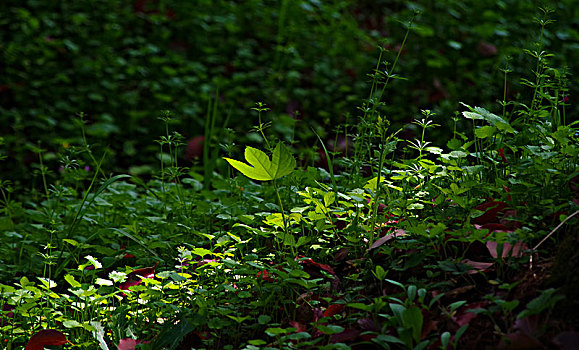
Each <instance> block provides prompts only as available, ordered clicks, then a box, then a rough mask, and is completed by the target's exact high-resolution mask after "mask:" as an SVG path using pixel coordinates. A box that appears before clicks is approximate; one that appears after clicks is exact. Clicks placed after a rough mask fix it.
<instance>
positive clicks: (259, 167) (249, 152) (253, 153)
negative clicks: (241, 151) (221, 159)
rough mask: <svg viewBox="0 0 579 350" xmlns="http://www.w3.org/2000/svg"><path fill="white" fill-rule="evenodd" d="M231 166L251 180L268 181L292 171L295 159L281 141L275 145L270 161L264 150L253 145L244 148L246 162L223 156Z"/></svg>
mask: <svg viewBox="0 0 579 350" xmlns="http://www.w3.org/2000/svg"><path fill="white" fill-rule="evenodd" d="M225 160H226V161H227V162H228V163H229V164H231V166H232V167H234V168H235V169H237V170H239V171H240V172H241V173H242V174H243V175H245V176H247V177H249V178H250V179H253V180H260V181H268V180H276V179H279V178H281V177H284V176H286V175H288V174H290V173H291V172H292V171H294V168H295V167H296V160H295V158H294V157H292V155H291V153H290V151H289V150H288V149H287V147H286V146H284V144H283V143H281V142H280V143H278V144H277V146H276V147H275V149H274V151H273V155H272V159H271V161H270V160H269V157H268V156H267V154H265V153H264V152H262V151H260V150H258V149H255V148H253V147H249V146H248V147H246V148H245V160H246V161H247V163H249V164H246V163H243V162H240V161H238V160H235V159H230V158H225Z"/></svg>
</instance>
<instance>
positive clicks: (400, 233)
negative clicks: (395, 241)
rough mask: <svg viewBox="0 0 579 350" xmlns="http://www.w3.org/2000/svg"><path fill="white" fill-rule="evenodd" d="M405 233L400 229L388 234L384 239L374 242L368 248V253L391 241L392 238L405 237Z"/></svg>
mask: <svg viewBox="0 0 579 350" xmlns="http://www.w3.org/2000/svg"><path fill="white" fill-rule="evenodd" d="M405 235H406V232H405V231H404V230H402V229H398V230H396V231H394V232H393V233H389V234H387V235H386V236H384V237H380V238H378V239H377V240H376V242H374V243H373V244H372V245H371V246H370V248H368V251H370V250H372V249H375V248H378V247H379V246H381V245H383V244H384V243H386V242H388V241H389V240H391V239H392V238H394V237H402V236H405Z"/></svg>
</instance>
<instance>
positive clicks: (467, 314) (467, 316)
mask: <svg viewBox="0 0 579 350" xmlns="http://www.w3.org/2000/svg"><path fill="white" fill-rule="evenodd" d="M488 303H489V302H488V301H481V302H478V303H473V304H469V305H465V306H463V307H462V308H460V309H459V312H457V314H456V315H455V316H452V317H451V318H452V320H453V321H454V322H455V323H456V324H457V325H458V326H459V327H462V326H464V325H465V324H470V321H472V320H474V319H475V318H476V317H477V316H478V315H477V314H476V313H474V312H472V311H468V310H475V309H482V308H483V306H485V305H487V304H488Z"/></svg>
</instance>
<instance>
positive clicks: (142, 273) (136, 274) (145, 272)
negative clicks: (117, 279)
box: [119, 262, 159, 290]
mask: <svg viewBox="0 0 579 350" xmlns="http://www.w3.org/2000/svg"><path fill="white" fill-rule="evenodd" d="M158 264H159V263H158V262H157V263H155V265H154V266H151V267H144V268H141V269H136V270H133V272H131V273H129V274H128V275H127V280H126V281H125V282H123V283H121V284H120V286H119V287H120V288H121V289H122V290H128V289H129V287H131V286H136V285H139V284H141V281H142V279H141V277H144V278H153V277H155V268H156V267H157V265H158Z"/></svg>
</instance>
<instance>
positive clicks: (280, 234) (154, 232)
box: [0, 20, 579, 349]
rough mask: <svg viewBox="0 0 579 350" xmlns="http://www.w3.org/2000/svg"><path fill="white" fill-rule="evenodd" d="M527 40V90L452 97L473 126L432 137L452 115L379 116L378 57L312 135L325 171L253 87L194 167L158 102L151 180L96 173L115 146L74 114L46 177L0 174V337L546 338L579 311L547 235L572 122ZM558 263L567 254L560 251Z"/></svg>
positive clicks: (435, 341)
mask: <svg viewBox="0 0 579 350" xmlns="http://www.w3.org/2000/svg"><path fill="white" fill-rule="evenodd" d="M547 24H548V23H547V22H542V23H541V33H542V32H543V30H544V27H545V25H547ZM407 27H408V28H409V31H410V28H411V27H412V20H411V21H409V23H408V24H407ZM405 41H406V37H405V38H404V41H403V42H402V48H401V49H400V50H399V52H402V49H403V48H404V44H405ZM539 42H541V40H539ZM382 50H383V49H382ZM527 53H528V54H529V55H530V56H531V57H532V58H533V59H534V60H535V62H536V66H535V67H534V68H533V71H532V72H531V74H530V78H529V79H527V80H525V81H524V84H525V85H526V86H528V88H529V90H528V91H529V96H530V98H529V99H528V100H527V101H526V102H520V101H513V100H509V99H508V98H507V94H506V90H505V92H504V95H503V96H501V97H500V100H499V102H498V104H497V112H491V111H489V110H487V109H484V108H481V107H476V106H470V105H468V104H466V103H465V104H463V107H464V108H463V110H462V111H457V112H456V114H455V115H454V116H452V118H453V120H454V122H455V125H456V123H457V122H458V121H459V120H461V119H466V120H468V122H469V123H470V124H471V127H470V128H468V129H458V128H456V127H455V128H454V130H453V133H452V138H451V140H450V141H448V142H447V143H446V144H442V145H440V144H436V141H435V140H433V139H431V138H430V137H429V136H430V132H431V131H432V130H434V129H436V128H438V127H440V126H439V125H438V124H442V123H441V122H440V120H441V119H443V118H447V117H446V116H440V115H437V114H435V113H433V112H432V111H430V110H423V111H421V112H420V113H419V114H418V115H417V116H416V118H415V120H414V121H413V122H412V124H413V125H412V127H413V128H415V129H416V130H417V135H419V136H418V137H416V138H412V139H404V138H402V137H401V136H400V135H401V131H400V130H393V129H392V126H391V125H390V122H389V116H388V115H387V114H385V112H384V111H385V110H386V107H387V92H389V91H390V90H389V89H388V87H389V85H391V84H396V82H397V80H398V79H403V78H402V77H400V76H397V75H396V73H395V71H396V66H397V63H398V59H399V55H398V56H396V59H395V60H394V61H393V62H391V63H388V62H384V61H383V58H382V55H381V56H380V57H379V58H378V63H377V65H376V67H375V69H374V70H373V71H372V73H371V74H370V77H371V79H372V82H371V88H370V94H369V96H368V98H367V99H365V100H364V102H363V103H362V105H361V107H360V109H359V111H358V113H359V119H357V120H356V121H355V122H354V123H352V124H346V125H340V126H337V135H338V136H337V137H336V139H338V137H340V138H342V139H344V140H346V142H345V146H344V147H343V148H342V149H341V151H339V147H332V148H330V147H327V148H326V147H325V145H324V156H325V159H326V161H327V168H325V169H324V168H323V167H310V166H298V167H297V169H296V164H297V162H296V159H295V157H294V155H292V153H291V148H292V147H291V146H292V145H291V144H290V142H289V141H295V140H293V139H290V140H287V139H283V138H282V139H279V138H276V136H275V133H273V132H272V133H269V131H270V130H269V129H268V128H269V127H270V126H272V125H275V123H276V121H275V120H270V121H268V120H267V118H268V114H267V106H266V105H265V104H264V103H261V102H260V103H258V104H256V107H255V108H254V109H253V110H252V111H250V113H251V112H257V117H258V119H259V120H258V124H257V126H256V127H255V128H254V131H255V135H254V136H255V137H254V138H252V139H253V140H255V141H256V144H254V145H251V146H250V145H248V146H247V147H245V150H244V153H243V158H244V159H245V161H246V162H247V163H245V162H243V161H242V160H243V159H242V155H241V154H238V153H237V152H235V148H234V147H233V145H232V143H233V142H232V141H231V143H230V144H222V145H219V144H218V143H219V141H218V140H221V139H223V137H224V135H225V133H226V132H225V131H224V130H219V128H217V127H215V125H214V123H209V122H208V123H207V124H206V125H207V127H206V129H205V139H206V140H207V141H206V142H205V145H204V152H203V163H202V164H203V167H192V168H189V167H185V166H183V165H182V162H181V160H180V154H181V153H182V146H183V142H182V136H181V135H180V134H179V133H178V132H176V131H172V128H171V125H173V124H172V121H173V120H174V119H176V118H177V117H175V116H173V115H172V114H171V113H170V112H163V113H162V115H161V117H160V119H161V120H162V122H163V123H164V125H165V126H166V129H165V134H164V135H162V136H160V138H159V140H157V145H158V147H159V152H158V159H159V162H160V165H161V167H160V169H161V170H160V171H159V172H158V173H157V174H156V175H155V176H153V177H151V178H139V177H137V176H129V175H124V174H120V175H113V174H112V173H109V171H108V170H107V169H103V168H102V164H103V162H104V160H105V159H106V158H107V157H109V156H110V155H108V154H106V153H104V154H95V151H94V150H93V148H92V147H91V146H90V144H89V142H88V140H87V139H86V137H85V125H84V123H83V121H84V119H83V117H84V116H83V115H82V114H81V115H79V123H78V126H79V128H80V130H81V131H82V144H79V145H78V146H75V145H70V146H69V147H68V148H66V149H65V151H64V152H62V154H60V159H59V160H60V164H61V167H59V168H58V169H48V168H47V167H45V166H44V165H43V163H42V159H43V154H44V153H45V151H44V150H43V149H42V145H38V146H37V147H36V148H35V152H36V153H37V154H38V155H39V157H40V160H41V162H40V167H39V169H37V170H38V174H37V176H39V178H40V179H41V180H42V181H41V183H42V185H41V188H40V190H38V191H36V192H33V193H31V194H30V196H29V197H27V198H28V199H27V200H26V201H19V200H17V199H15V197H14V190H13V187H12V186H11V182H10V181H9V180H6V179H5V180H2V181H1V182H0V194H1V200H2V202H1V203H2V216H1V217H0V231H1V232H2V240H3V244H2V246H1V247H0V261H1V264H0V276H1V278H2V281H3V283H2V284H0V305H1V306H2V311H1V313H0V334H1V336H0V340H1V343H0V344H1V345H0V347H1V348H5V349H17V348H20V347H22V346H23V345H24V344H26V343H27V342H28V341H29V339H31V340H30V342H29V343H28V347H27V349H33V348H34V346H35V344H36V346H41V347H42V346H43V345H64V346H65V347H69V348H81V349H96V348H100V349H110V348H116V347H118V348H119V349H135V348H138V349H165V348H167V349H192V348H195V349H203V348H206V349H238V348H243V349H259V348H264V349H266V348H276V349H294V348H319V349H351V348H352V349H356V348H358V349H369V348H377V349H456V348H463V349H464V348H470V349H474V348H485V347H487V348H488V347H495V346H499V344H501V345H500V346H507V348H508V346H509V344H511V343H512V344H519V343H520V342H522V341H523V340H521V339H523V338H524V341H527V342H531V344H535V345H537V344H538V345H537V346H543V347H545V346H551V345H552V344H557V335H558V334H560V333H561V332H565V331H577V329H575V328H573V324H572V323H569V324H565V323H561V322H559V321H560V319H557V318H556V317H555V315H553V314H552V313H551V311H552V310H553V309H554V308H557V307H560V305H562V304H565V306H564V307H566V308H568V309H570V310H578V309H579V308H578V305H577V302H576V301H575V300H571V299H569V298H568V297H569V295H570V294H569V293H572V292H571V291H572V290H574V288H573V285H570V283H576V282H570V281H569V280H565V278H564V277H560V276H559V277H558V278H549V275H550V272H548V267H549V263H550V262H552V258H553V257H554V256H556V255H558V254H559V253H560V252H561V254H564V256H572V255H570V254H569V252H567V251H566V250H565V249H566V247H565V246H562V244H561V243H562V242H565V241H568V240H569V239H571V240H572V237H573V232H574V231H573V230H572V229H571V227H573V225H576V224H577V219H576V218H573V216H574V215H575V214H576V213H577V210H578V209H579V208H578V206H579V202H578V201H579V183H578V179H579V172H578V170H577V166H578V164H579V159H578V157H579V147H578V145H577V137H578V136H577V135H578V134H577V132H578V129H577V122H571V120H569V116H567V115H566V114H565V111H566V106H567V99H566V96H567V91H568V83H569V76H568V73H567V72H566V70H565V69H558V68H553V67H551V66H550V65H549V59H550V57H551V56H552V55H551V54H550V53H547V52H545V51H544V50H543V48H542V47H541V45H540V44H537V46H536V47H534V48H532V49H529V50H528V51H527ZM509 71H510V68H509V67H505V68H504V69H503V72H504V81H503V82H501V86H506V85H507V83H508V81H509V76H508V73H509ZM218 100H219V99H218V93H217V94H216V97H215V100H214V102H212V103H210V104H209V106H208V108H207V116H208V119H209V120H215V117H216V114H217V107H218ZM218 135H219V136H218ZM320 140H321V139H320ZM336 143H337V142H336ZM254 146H255V147H254ZM219 147H221V148H222V149H224V150H226V151H227V154H226V155H227V157H226V158H225V159H221V158H220V157H219V155H220V152H218V150H219ZM229 164H231V165H232V166H233V168H230V167H229ZM237 170H238V171H240V172H241V174H239V173H238V172H237ZM51 171H52V172H58V174H59V175H58V178H57V180H56V181H54V182H50V181H48V180H47V174H48V173H49V172H51ZM563 222H564V224H563V225H561V226H557V225H558V224H560V223H563ZM555 227H557V229H555V230H553V229H554V228H555ZM575 227H576V226H575ZM569 237H571V238H569ZM544 238H547V240H543V239H544ZM565 254H566V255H565ZM575 260H576V259H575ZM566 263H568V264H570V265H569V266H568V267H569V268H576V267H577V261H574V260H573V259H568V260H567V261H560V260H557V264H559V265H558V266H559V268H560V269H561V268H564V267H563V266H566V265H565V264H566ZM571 264H575V265H571ZM569 271H571V270H569ZM572 281H574V280H572ZM574 286H575V287H576V284H575V285H574ZM570 314H571V313H570ZM539 316H540V318H539ZM575 317H576V316H575ZM551 321H553V322H551ZM554 321H557V322H554ZM576 324H577V323H575V325H576ZM575 327H576V326H575ZM41 330H44V331H41ZM47 330H50V331H47ZM35 334H36V335H35ZM479 334H483V336H484V338H480V337H479ZM33 335H35V336H34V337H32V336H33ZM31 337H32V338H31ZM477 337H479V338H477ZM72 343H74V345H72ZM31 344H32V345H31ZM38 344H40V345H38ZM41 347H40V348H41ZM37 348H38V347H37Z"/></svg>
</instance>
